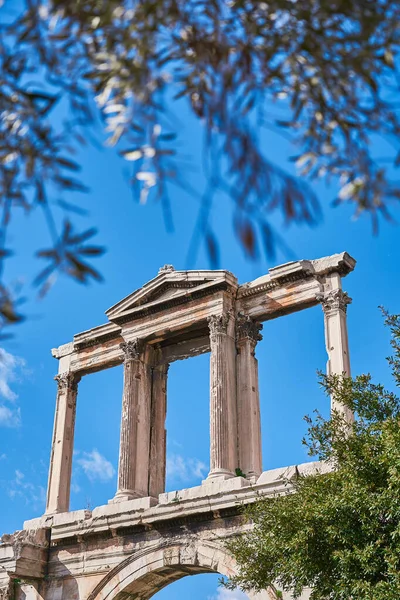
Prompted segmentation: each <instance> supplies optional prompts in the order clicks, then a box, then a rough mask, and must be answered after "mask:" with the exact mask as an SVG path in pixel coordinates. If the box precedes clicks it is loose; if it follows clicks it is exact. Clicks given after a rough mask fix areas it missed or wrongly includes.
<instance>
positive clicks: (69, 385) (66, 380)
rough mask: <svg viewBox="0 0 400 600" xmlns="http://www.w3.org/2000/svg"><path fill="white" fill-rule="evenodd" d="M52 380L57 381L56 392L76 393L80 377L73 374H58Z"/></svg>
mask: <svg viewBox="0 0 400 600" xmlns="http://www.w3.org/2000/svg"><path fill="white" fill-rule="evenodd" d="M54 379H55V380H56V381H57V385H58V390H59V391H62V390H71V391H72V392H76V390H77V389H78V383H79V381H80V377H79V376H78V375H76V374H75V373H69V372H65V373H59V375H56V376H55V377H54Z"/></svg>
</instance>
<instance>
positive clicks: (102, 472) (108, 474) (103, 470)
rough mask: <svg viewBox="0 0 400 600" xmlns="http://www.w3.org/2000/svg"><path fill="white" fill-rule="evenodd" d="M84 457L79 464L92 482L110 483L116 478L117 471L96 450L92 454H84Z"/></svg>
mask: <svg viewBox="0 0 400 600" xmlns="http://www.w3.org/2000/svg"><path fill="white" fill-rule="evenodd" d="M82 454H83V457H82V458H78V460H77V463H78V465H79V466H80V467H82V469H83V471H84V472H85V475H87V477H88V478H89V479H90V481H96V480H98V481H102V482H106V481H110V479H112V478H113V477H114V473H115V469H114V467H113V466H112V464H111V463H110V462H109V461H108V460H107V459H106V458H104V456H102V455H101V454H100V452H98V451H97V450H96V449H95V448H94V449H93V450H92V451H91V452H83V453H82Z"/></svg>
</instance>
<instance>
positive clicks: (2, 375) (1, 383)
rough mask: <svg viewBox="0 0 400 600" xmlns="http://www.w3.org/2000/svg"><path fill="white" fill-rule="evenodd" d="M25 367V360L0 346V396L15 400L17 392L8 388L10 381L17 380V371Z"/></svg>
mask: <svg viewBox="0 0 400 600" xmlns="http://www.w3.org/2000/svg"><path fill="white" fill-rule="evenodd" d="M23 367H25V361H24V359H23V358H20V357H19V356H14V355H13V354H10V353H9V352H6V351H5V350H4V348H0V396H2V397H3V398H5V399H6V400H11V401H13V400H16V399H17V398H18V396H17V394H16V393H15V392H14V391H13V390H12V389H11V388H10V383H12V382H14V381H17V380H18V372H19V371H20V369H21V368H23Z"/></svg>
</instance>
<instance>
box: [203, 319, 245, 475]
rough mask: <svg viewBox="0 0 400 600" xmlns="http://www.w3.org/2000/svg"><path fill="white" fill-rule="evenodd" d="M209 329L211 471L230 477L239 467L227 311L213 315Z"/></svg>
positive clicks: (232, 341) (230, 328)
mask: <svg viewBox="0 0 400 600" xmlns="http://www.w3.org/2000/svg"><path fill="white" fill-rule="evenodd" d="M208 323H209V328H210V346H211V359H210V446H211V447H210V473H209V476H208V477H209V478H213V477H225V478H227V477H232V476H234V474H235V469H236V468H237V467H238V457H237V414H236V372H235V371H236V369H235V362H236V356H235V355H236V348H235V339H234V322H233V319H232V317H231V315H230V313H224V314H223V315H212V316H211V317H210V318H209V319H208Z"/></svg>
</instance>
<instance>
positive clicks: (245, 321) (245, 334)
mask: <svg viewBox="0 0 400 600" xmlns="http://www.w3.org/2000/svg"><path fill="white" fill-rule="evenodd" d="M261 329H262V325H261V323H257V321H253V319H252V318H251V317H249V315H242V314H239V315H238V316H237V318H236V340H237V341H238V342H240V341H242V340H245V339H249V340H250V341H251V342H252V343H253V344H254V345H256V344H257V342H260V341H261V340H262V335H261V333H260V331H261Z"/></svg>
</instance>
